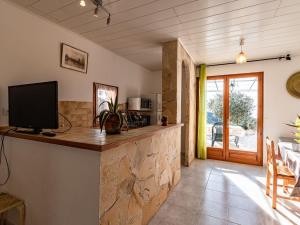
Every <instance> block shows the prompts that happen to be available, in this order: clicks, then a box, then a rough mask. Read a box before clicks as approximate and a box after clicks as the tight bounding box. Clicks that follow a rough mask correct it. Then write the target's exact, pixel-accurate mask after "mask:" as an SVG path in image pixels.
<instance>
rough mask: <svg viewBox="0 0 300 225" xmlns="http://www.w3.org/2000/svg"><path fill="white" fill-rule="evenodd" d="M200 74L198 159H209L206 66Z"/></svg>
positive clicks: (201, 69)
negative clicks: (207, 145)
mask: <svg viewBox="0 0 300 225" xmlns="http://www.w3.org/2000/svg"><path fill="white" fill-rule="evenodd" d="M199 71H200V74H199V93H198V95H199V111H198V115H197V116H198V127H197V129H198V137H197V157H198V158H199V159H206V158H207V150H206V65H205V64H203V65H201V66H200V70H199Z"/></svg>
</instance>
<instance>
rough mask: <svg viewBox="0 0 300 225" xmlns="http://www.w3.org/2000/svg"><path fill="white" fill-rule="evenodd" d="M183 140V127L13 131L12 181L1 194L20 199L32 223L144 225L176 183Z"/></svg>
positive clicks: (10, 140) (12, 218)
mask: <svg viewBox="0 0 300 225" xmlns="http://www.w3.org/2000/svg"><path fill="white" fill-rule="evenodd" d="M6 130H7V128H3V129H2V130H1V129H0V133H2V134H3V133H5V131H6ZM180 135H181V125H180V124H177V125H175V124H174V125H169V126H167V127H162V126H149V127H144V128H140V129H135V130H130V131H128V132H122V134H120V135H109V136H105V135H102V134H101V132H100V130H99V129H91V128H76V127H74V128H72V129H71V130H70V131H68V132H66V133H64V134H58V135H57V136H56V137H46V136H42V135H28V134H22V133H16V132H13V131H12V132H10V133H8V134H7V136H9V137H7V138H6V139H5V150H6V152H7V155H8V160H9V165H10V169H11V177H10V179H9V181H8V183H7V184H6V185H4V186H1V187H0V191H1V192H8V193H10V194H12V195H15V196H16V197H19V198H21V199H23V200H24V201H25V205H26V224H30V225H41V224H43V225H65V224H72V225H83V224H88V225H99V224H100V225H129V224H130V225H144V224H147V223H148V222H149V221H150V219H151V218H152V217H153V216H154V214H155V213H156V212H157V211H158V209H159V208H160V206H161V204H162V203H163V202H164V201H165V200H166V199H167V197H168V194H169V192H170V191H171V190H172V188H173V187H174V186H175V185H176V184H177V182H178V181H179V179H180ZM0 169H1V173H0V179H1V180H3V179H4V178H5V175H6V173H5V172H6V169H5V166H4V164H3V165H2V166H1V168H0ZM17 218H18V217H17V214H12V215H9V219H10V221H16V220H17Z"/></svg>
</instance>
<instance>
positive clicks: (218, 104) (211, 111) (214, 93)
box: [206, 77, 225, 159]
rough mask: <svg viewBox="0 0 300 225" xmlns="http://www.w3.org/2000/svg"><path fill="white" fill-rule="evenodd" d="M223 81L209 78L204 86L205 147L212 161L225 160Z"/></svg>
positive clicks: (219, 78)
mask: <svg viewBox="0 0 300 225" xmlns="http://www.w3.org/2000/svg"><path fill="white" fill-rule="evenodd" d="M224 81H225V80H224V79H223V77H214V79H210V77H209V78H208V80H207V84H206V101H207V102H206V105H207V106H206V108H207V115H206V145H207V147H208V150H209V156H210V158H212V159H225V151H224V147H225V145H224V141H225V139H224V134H225V127H224V112H225V111H224V103H225V101H224V90H225V89H224V83H225V82H224Z"/></svg>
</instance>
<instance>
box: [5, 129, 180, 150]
mask: <svg viewBox="0 0 300 225" xmlns="http://www.w3.org/2000/svg"><path fill="white" fill-rule="evenodd" d="M181 126H183V125H182V124H170V125H168V126H159V125H154V126H147V127H143V128H138V129H134V130H129V131H124V132H122V133H121V134H116V135H103V134H102V133H101V131H100V129H94V128H81V127H73V128H72V129H71V130H70V131H68V132H66V133H59V134H57V135H56V136H55V137H47V136H43V135H41V134H38V135H32V134H24V133H17V132H14V131H11V132H9V133H8V134H6V136H9V137H15V138H20V139H27V140H31V141H38V142H44V143H50V144H57V145H64V146H69V147H76V148H81V149H87V150H92V151H98V152H102V151H106V150H109V149H112V148H116V147H118V146H120V145H122V144H126V143H128V142H131V141H138V140H140V139H144V138H147V137H150V136H153V135H155V134H157V133H159V132H165V131H167V130H169V129H172V128H176V127H181ZM7 130H8V129H7V128H2V129H0V134H4V133H5V132H6V131H7Z"/></svg>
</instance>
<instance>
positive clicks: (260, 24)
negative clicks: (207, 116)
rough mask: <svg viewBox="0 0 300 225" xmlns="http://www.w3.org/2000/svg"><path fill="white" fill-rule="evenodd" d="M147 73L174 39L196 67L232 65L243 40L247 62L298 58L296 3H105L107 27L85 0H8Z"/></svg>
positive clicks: (243, 0) (202, 0)
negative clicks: (164, 45)
mask: <svg viewBox="0 0 300 225" xmlns="http://www.w3.org/2000/svg"><path fill="white" fill-rule="evenodd" d="M9 1H12V2H15V3H17V4H20V5H22V6H24V7H26V8H27V9H29V10H31V11H33V12H34V13H36V14H39V15H41V16H43V17H46V18H47V19H49V20H51V21H53V22H55V23H57V24H60V25H61V26H63V27H66V28H68V29H71V30H72V31H74V32H76V33H79V34H81V35H83V36H84V37H86V38H88V39H90V40H92V41H94V42H96V43H98V44H99V45H101V46H103V47H105V48H107V49H110V50H111V51H113V52H115V53H117V54H119V55H121V56H124V57H125V58H127V59H129V60H131V61H133V62H135V63H137V64H140V65H142V66H144V67H145V68H148V69H150V70H159V69H160V68H161V43H162V42H166V41H170V40H174V39H176V38H179V39H180V40H181V42H182V44H183V45H184V47H185V48H186V49H187V51H188V52H189V54H190V55H191V56H192V58H193V59H194V61H195V62H196V63H208V64H210V63H222V62H227V61H233V60H234V59H235V57H236V55H237V54H238V52H239V50H240V47H239V40H240V38H241V37H244V38H245V46H244V50H245V52H246V53H247V56H248V58H249V59H257V58H263V57H270V56H279V55H284V54H287V53H291V54H292V55H298V54H300V45H299V44H298V42H299V40H300V13H299V12H300V1H299V0H104V1H103V2H104V4H105V7H106V8H107V9H108V10H109V11H110V12H111V14H112V18H111V24H110V25H106V14H105V13H104V12H103V11H101V10H100V15H99V17H98V18H96V17H94V16H93V10H94V8H95V7H94V6H93V5H92V3H91V1H90V0H86V3H87V5H86V7H81V6H80V5H79V2H80V1H79V0H51V1H50V0H9Z"/></svg>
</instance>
